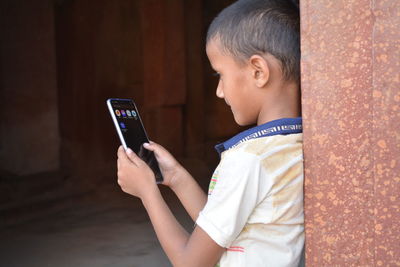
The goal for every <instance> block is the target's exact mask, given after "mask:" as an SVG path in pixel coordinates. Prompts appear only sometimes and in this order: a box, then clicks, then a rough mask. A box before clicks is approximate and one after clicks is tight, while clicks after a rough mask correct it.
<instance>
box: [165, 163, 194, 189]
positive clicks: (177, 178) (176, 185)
mask: <svg viewBox="0 0 400 267" xmlns="http://www.w3.org/2000/svg"><path fill="white" fill-rule="evenodd" d="M189 175H190V174H189V173H188V172H187V171H186V169H185V168H184V167H183V166H182V165H179V166H178V167H177V170H176V172H175V175H174V178H173V179H171V184H170V185H169V187H170V188H171V190H172V191H174V192H177V191H179V189H180V188H181V187H182V185H183V184H184V183H185V181H186V180H187V178H188V176H189Z"/></svg>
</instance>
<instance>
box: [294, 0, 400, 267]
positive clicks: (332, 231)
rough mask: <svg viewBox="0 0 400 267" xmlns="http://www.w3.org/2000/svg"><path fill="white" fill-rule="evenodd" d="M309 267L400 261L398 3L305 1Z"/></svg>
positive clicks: (399, 35) (304, 79) (306, 182)
mask: <svg viewBox="0 0 400 267" xmlns="http://www.w3.org/2000/svg"><path fill="white" fill-rule="evenodd" d="M301 15H302V18H301V22H302V90H303V117H304V128H305V129H304V153H305V175H306V177H305V215H306V264H307V266H399V265H400V241H399V237H400V227H399V223H398V222H399V220H400V208H399V195H400V112H399V111H400V90H399V88H400V76H399V75H400V74H399V73H400V52H399V51H400V49H399V48H400V43H399V39H400V27H399V25H400V5H399V3H398V1H388V0H368V1H367V0H358V1H354V0H353V1H328V0H318V1H315V0H303V1H301Z"/></svg>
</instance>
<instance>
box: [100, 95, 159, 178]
mask: <svg viewBox="0 0 400 267" xmlns="http://www.w3.org/2000/svg"><path fill="white" fill-rule="evenodd" d="M107 107H108V110H109V111H110V114H111V118H112V120H113V122H114V125H115V128H116V130H117V134H118V136H119V139H120V141H121V144H122V146H123V147H124V148H125V150H126V149H127V148H128V147H129V148H130V149H132V150H133V151H134V152H135V153H136V154H137V155H138V156H139V157H140V158H141V159H142V160H143V161H144V162H146V163H147V165H149V167H150V168H151V169H152V170H153V172H154V174H155V177H156V182H157V183H158V184H159V183H162V181H163V176H162V174H161V171H160V167H159V166H158V162H157V159H156V157H155V155H154V152H152V151H149V150H147V149H145V148H144V147H143V143H148V142H149V138H148V136H147V133H146V130H145V129H144V127H143V123H142V120H141V118H140V116H139V111H138V109H137V107H136V105H135V102H133V100H132V99H119V98H110V99H107Z"/></svg>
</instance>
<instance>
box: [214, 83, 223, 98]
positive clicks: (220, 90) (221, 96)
mask: <svg viewBox="0 0 400 267" xmlns="http://www.w3.org/2000/svg"><path fill="white" fill-rule="evenodd" d="M216 95H217V97H219V98H224V92H223V90H222V88H221V83H220V82H218V86H217V91H216Z"/></svg>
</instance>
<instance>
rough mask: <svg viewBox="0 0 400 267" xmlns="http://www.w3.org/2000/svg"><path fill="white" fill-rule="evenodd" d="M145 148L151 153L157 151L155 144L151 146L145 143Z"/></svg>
mask: <svg viewBox="0 0 400 267" xmlns="http://www.w3.org/2000/svg"><path fill="white" fill-rule="evenodd" d="M143 147H144V148H146V149H147V150H150V151H154V149H155V148H154V146H153V144H149V143H143Z"/></svg>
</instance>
